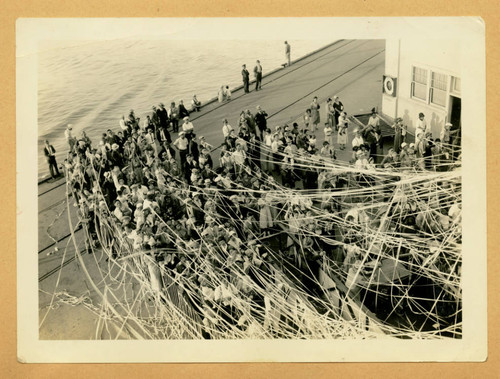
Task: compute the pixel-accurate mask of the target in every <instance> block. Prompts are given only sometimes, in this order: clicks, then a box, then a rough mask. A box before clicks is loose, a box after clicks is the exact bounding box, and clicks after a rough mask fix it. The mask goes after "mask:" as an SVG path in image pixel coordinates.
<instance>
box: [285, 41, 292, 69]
mask: <svg viewBox="0 0 500 379" xmlns="http://www.w3.org/2000/svg"><path fill="white" fill-rule="evenodd" d="M290 50H291V48H290V44H289V43H288V42H287V41H285V57H286V61H287V64H288V66H291V64H292V61H291V60H290Z"/></svg>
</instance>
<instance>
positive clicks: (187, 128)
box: [182, 116, 194, 139]
mask: <svg viewBox="0 0 500 379" xmlns="http://www.w3.org/2000/svg"><path fill="white" fill-rule="evenodd" d="M183 120H184V124H182V131H183V132H184V133H185V134H186V138H187V139H191V135H192V134H193V131H194V126H193V123H192V122H191V121H189V116H186V117H184V118H183Z"/></svg>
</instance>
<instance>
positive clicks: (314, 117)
mask: <svg viewBox="0 0 500 379" xmlns="http://www.w3.org/2000/svg"><path fill="white" fill-rule="evenodd" d="M310 109H311V121H312V124H313V127H314V130H318V124H319V120H320V117H319V104H318V97H317V96H314V99H313V101H312V103H311V106H310Z"/></svg>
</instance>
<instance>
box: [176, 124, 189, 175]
mask: <svg viewBox="0 0 500 379" xmlns="http://www.w3.org/2000/svg"><path fill="white" fill-rule="evenodd" d="M185 134H186V133H185V132H184V131H181V132H179V137H178V138H177V139H176V140H175V141H174V146H175V147H176V148H177V150H179V156H180V160H181V168H182V169H183V168H184V165H185V164H186V156H187V154H188V152H189V150H188V147H189V140H188V139H187V138H186V135H185Z"/></svg>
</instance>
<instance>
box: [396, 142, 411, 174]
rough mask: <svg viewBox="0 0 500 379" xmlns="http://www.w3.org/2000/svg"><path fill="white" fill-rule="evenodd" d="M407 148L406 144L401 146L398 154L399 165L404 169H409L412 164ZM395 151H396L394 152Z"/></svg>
mask: <svg viewBox="0 0 500 379" xmlns="http://www.w3.org/2000/svg"><path fill="white" fill-rule="evenodd" d="M408 150H409V146H408V144H407V143H406V142H403V143H402V144H401V148H400V152H399V163H400V165H401V168H403V169H406V168H410V167H411V164H412V159H411V157H410V154H409V151H408ZM394 151H396V150H394Z"/></svg>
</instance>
